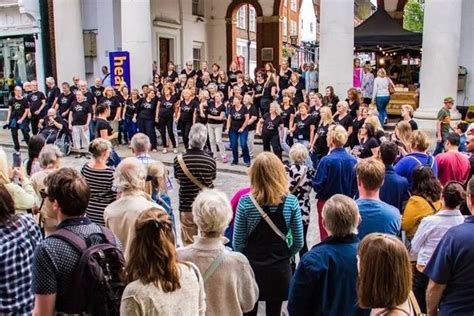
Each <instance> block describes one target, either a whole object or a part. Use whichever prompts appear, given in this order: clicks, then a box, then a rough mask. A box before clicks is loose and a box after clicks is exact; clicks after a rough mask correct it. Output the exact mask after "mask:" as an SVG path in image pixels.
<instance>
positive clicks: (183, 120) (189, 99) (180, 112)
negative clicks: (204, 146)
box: [176, 79, 199, 150]
mask: <svg viewBox="0 0 474 316" xmlns="http://www.w3.org/2000/svg"><path fill="white" fill-rule="evenodd" d="M190 80H192V79H188V83H189V81H190ZM181 97H182V100H181V102H179V105H178V109H177V110H176V112H177V116H176V121H178V125H179V129H180V130H181V134H182V135H183V143H184V149H185V150H187V149H188V146H189V131H190V130H191V126H192V125H193V123H194V121H195V113H196V108H199V103H198V101H196V99H194V96H193V93H192V91H191V90H190V89H187V88H186V89H184V90H183V92H182V93H181Z"/></svg>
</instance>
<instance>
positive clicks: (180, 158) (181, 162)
mask: <svg viewBox="0 0 474 316" xmlns="http://www.w3.org/2000/svg"><path fill="white" fill-rule="evenodd" d="M178 163H179V166H180V167H181V170H183V172H184V174H185V175H186V177H188V179H189V180H191V182H192V183H194V184H195V185H196V186H197V187H198V188H200V189H201V190H204V189H207V187H206V186H205V185H204V184H202V183H201V182H199V180H198V179H196V177H195V176H193V174H192V173H191V171H189V169H188V166H186V163H185V162H184V159H183V155H178Z"/></svg>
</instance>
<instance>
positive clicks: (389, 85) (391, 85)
mask: <svg viewBox="0 0 474 316" xmlns="http://www.w3.org/2000/svg"><path fill="white" fill-rule="evenodd" d="M387 81H388V92H389V93H390V94H394V93H395V85H394V84H393V82H392V80H390V79H388V78H387Z"/></svg>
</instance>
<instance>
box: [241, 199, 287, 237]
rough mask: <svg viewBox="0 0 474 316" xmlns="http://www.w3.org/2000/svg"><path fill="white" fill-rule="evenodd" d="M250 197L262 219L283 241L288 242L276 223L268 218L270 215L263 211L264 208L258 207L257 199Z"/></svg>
mask: <svg viewBox="0 0 474 316" xmlns="http://www.w3.org/2000/svg"><path fill="white" fill-rule="evenodd" d="M249 197H250V200H251V201H252V203H253V205H255V208H256V209H257V211H258V212H259V213H260V215H261V216H262V218H263V219H264V220H265V221H266V222H267V224H268V225H269V226H270V227H271V229H273V231H274V232H275V234H277V235H278V236H280V238H281V239H283V240H284V241H286V240H287V238H286V235H285V234H283V233H282V232H281V230H280V229H279V228H278V227H277V226H276V225H275V223H273V221H272V220H271V219H270V217H268V214H267V213H265V212H264V211H263V210H262V208H261V207H260V205H258V203H257V201H256V200H255V198H254V197H253V195H252V194H249Z"/></svg>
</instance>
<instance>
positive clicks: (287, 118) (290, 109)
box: [281, 90, 296, 154]
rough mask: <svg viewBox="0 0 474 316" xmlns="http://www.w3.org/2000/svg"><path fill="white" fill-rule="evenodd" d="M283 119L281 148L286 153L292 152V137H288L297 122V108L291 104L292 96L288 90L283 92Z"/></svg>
mask: <svg viewBox="0 0 474 316" xmlns="http://www.w3.org/2000/svg"><path fill="white" fill-rule="evenodd" d="M281 110H282V111H281V118H282V120H283V135H282V136H281V140H282V143H281V148H282V150H283V151H284V152H285V153H287V154H288V153H289V152H290V145H292V144H293V140H292V139H291V137H288V134H289V133H290V128H291V127H292V126H293V121H294V120H295V113H296V111H295V107H294V106H293V104H292V103H291V96H290V95H289V93H288V90H283V92H282V100H281Z"/></svg>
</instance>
